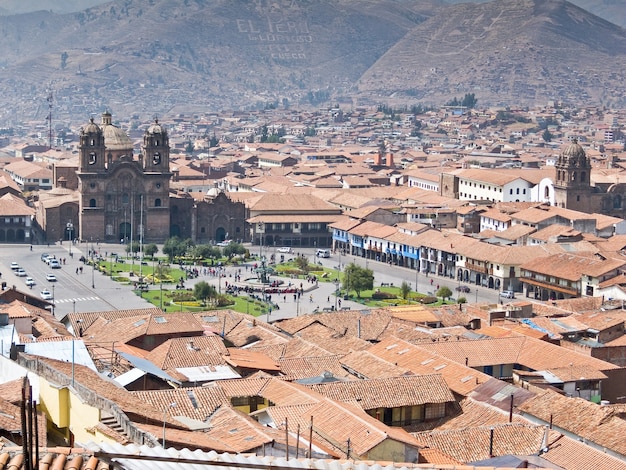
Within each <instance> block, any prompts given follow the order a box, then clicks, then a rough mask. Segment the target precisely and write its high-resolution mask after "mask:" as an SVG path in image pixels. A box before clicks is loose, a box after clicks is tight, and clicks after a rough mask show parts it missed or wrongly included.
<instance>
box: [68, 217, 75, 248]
mask: <svg viewBox="0 0 626 470" xmlns="http://www.w3.org/2000/svg"><path fill="white" fill-rule="evenodd" d="M66 230H67V241H68V242H69V244H70V257H71V256H72V232H73V231H74V224H73V223H72V220H71V219H70V220H69V222H68V223H67V225H66Z"/></svg>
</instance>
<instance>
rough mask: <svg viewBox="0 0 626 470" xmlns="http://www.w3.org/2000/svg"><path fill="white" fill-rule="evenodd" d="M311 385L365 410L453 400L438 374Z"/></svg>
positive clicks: (333, 398) (332, 397) (321, 391)
mask: <svg viewBox="0 0 626 470" xmlns="http://www.w3.org/2000/svg"><path fill="white" fill-rule="evenodd" d="M309 387H310V388H311V389H312V390H315V391H316V392H318V393H320V394H322V395H324V396H325V397H328V398H330V399H331V400H334V401H342V402H354V403H357V404H358V405H359V406H360V407H361V408H363V409H364V410H373V409H375V408H381V407H382V408H398V407H402V406H416V405H423V404H426V403H446V402H451V401H454V396H453V395H452V393H451V392H450V390H449V389H448V386H447V385H446V383H445V381H444V380H443V378H442V377H441V375H439V374H431V375H405V376H398V377H386V378H377V379H366V380H353V381H349V382H330V383H323V384H314V385H309Z"/></svg>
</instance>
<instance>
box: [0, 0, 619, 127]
mask: <svg viewBox="0 0 626 470" xmlns="http://www.w3.org/2000/svg"><path fill="white" fill-rule="evenodd" d="M11 1H12V0H11ZM66 1H67V5H68V8H69V7H71V6H75V5H76V4H77V2H75V1H72V0H66ZM92 1H95V0H92ZM0 31H1V32H2V34H1V35H0V53H1V54H0V97H1V98H0V100H1V101H0V102H1V103H2V105H3V106H2V107H1V108H0V110H1V111H0V126H1V125H6V124H5V123H3V121H9V122H10V121H11V120H19V119H24V118H27V119H30V118H36V119H42V118H44V117H45V116H46V115H47V113H48V111H49V109H48V102H47V101H46V98H47V97H48V96H49V93H51V94H52V96H53V103H54V113H55V115H56V117H57V119H62V120H63V119H67V120H75V119H78V120H79V121H80V122H84V120H85V116H86V115H87V114H89V113H93V112H99V111H100V110H102V109H103V108H105V107H106V108H109V109H110V110H111V111H112V112H114V113H122V114H126V115H128V114H144V115H148V117H151V116H152V115H154V114H155V113H167V112H174V111H175V110H178V109H184V110H186V111H191V110H194V109H198V110H216V109H224V108H236V109H245V108H253V107H263V106H277V105H279V106H298V107H303V106H318V105H320V104H327V103H352V104H354V103H356V104H377V103H380V102H391V103H394V104H395V103H398V104H412V103H414V102H423V103H426V104H440V103H442V102H445V101H448V100H450V99H452V98H453V97H457V96H462V95H463V94H464V93H475V94H476V96H477V97H478V98H479V104H513V105H524V104H528V105H532V104H544V103H545V102H546V101H547V100H567V101H574V102H580V103H581V104H587V103H590V104H607V105H622V104H624V99H625V98H624V97H626V93H624V90H623V87H624V86H623V84H622V79H621V74H620V71H621V70H622V69H623V68H624V66H625V65H626V63H625V60H626V31H625V30H623V29H621V28H619V27H617V26H616V25H614V24H612V23H609V22H608V21H606V20H602V19H600V18H598V17H596V16H593V15H592V14H590V13H588V12H587V11H585V10H582V9H580V8H578V7H576V6H574V5H573V4H570V3H567V2H565V1H563V0H545V1H544V0H536V1H532V0H499V1H496V2H487V3H480V4H474V3H466V4H458V5H447V6H442V4H441V3H440V2H438V1H435V0H433V1H427V0H419V1H418V0H273V1H269V0H114V1H111V2H107V3H104V4H100V5H96V6H93V7H92V8H88V9H85V10H81V11H77V12H73V13H65V14H57V13H54V12H51V11H35V12H31V13H24V14H19V15H11V16H0Z"/></svg>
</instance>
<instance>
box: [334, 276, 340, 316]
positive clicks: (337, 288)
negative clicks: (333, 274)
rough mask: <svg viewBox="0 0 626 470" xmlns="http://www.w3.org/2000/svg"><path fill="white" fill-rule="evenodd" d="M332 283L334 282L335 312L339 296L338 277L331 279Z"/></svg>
mask: <svg viewBox="0 0 626 470" xmlns="http://www.w3.org/2000/svg"><path fill="white" fill-rule="evenodd" d="M333 284H335V312H336V311H337V300H338V298H339V278H336V279H335V280H334V281H333Z"/></svg>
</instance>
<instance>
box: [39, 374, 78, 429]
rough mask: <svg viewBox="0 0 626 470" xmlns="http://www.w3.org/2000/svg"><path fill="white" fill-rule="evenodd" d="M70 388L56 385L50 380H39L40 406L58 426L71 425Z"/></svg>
mask: <svg viewBox="0 0 626 470" xmlns="http://www.w3.org/2000/svg"><path fill="white" fill-rule="evenodd" d="M68 397H69V390H68V389H67V387H61V388H59V387H55V386H52V385H50V382H48V381H47V380H45V379H43V378H40V380H39V403H40V404H39V405H38V406H39V408H40V409H41V410H42V411H44V412H45V413H46V415H47V416H48V419H49V420H50V421H52V422H53V423H54V424H55V425H56V426H57V427H59V428H65V427H67V426H68V425H69V418H70V417H69V413H68V409H69V407H68V405H69V398H68Z"/></svg>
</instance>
